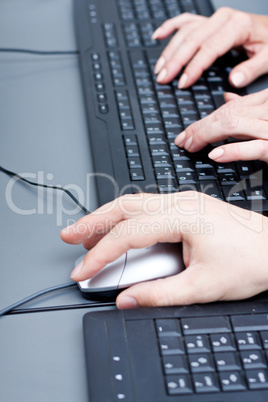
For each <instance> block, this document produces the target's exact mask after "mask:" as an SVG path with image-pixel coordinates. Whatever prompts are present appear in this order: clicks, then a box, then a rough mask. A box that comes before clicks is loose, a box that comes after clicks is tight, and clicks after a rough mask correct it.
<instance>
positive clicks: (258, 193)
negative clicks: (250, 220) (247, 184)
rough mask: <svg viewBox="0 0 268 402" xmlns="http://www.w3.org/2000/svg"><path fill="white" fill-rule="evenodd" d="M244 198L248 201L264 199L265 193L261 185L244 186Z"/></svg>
mask: <svg viewBox="0 0 268 402" xmlns="http://www.w3.org/2000/svg"><path fill="white" fill-rule="evenodd" d="M245 193H246V198H247V200H249V201H257V200H266V195H265V193H264V190H263V188H262V187H256V188H254V189H252V188H246V190H245Z"/></svg>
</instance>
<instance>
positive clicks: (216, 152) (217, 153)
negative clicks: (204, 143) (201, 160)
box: [208, 148, 224, 160]
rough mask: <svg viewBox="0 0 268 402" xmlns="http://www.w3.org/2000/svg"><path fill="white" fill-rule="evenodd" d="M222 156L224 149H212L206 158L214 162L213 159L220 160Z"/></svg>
mask: <svg viewBox="0 0 268 402" xmlns="http://www.w3.org/2000/svg"><path fill="white" fill-rule="evenodd" d="M223 154H224V149H223V148H216V149H213V151H211V152H210V153H209V154H208V157H209V158H210V159H213V160H215V159H218V158H220V157H221V156H222V155H223Z"/></svg>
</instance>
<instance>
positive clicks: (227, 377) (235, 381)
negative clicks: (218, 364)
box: [219, 371, 247, 391]
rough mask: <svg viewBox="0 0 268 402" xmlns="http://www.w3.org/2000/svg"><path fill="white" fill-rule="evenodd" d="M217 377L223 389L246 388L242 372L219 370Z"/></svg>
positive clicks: (240, 389)
mask: <svg viewBox="0 0 268 402" xmlns="http://www.w3.org/2000/svg"><path fill="white" fill-rule="evenodd" d="M219 378H220V383H221V386H222V389H223V391H244V390H246V389H247V387H246V383H245V380H244V378H243V376H242V374H241V373H239V372H237V371H230V372H220V373H219Z"/></svg>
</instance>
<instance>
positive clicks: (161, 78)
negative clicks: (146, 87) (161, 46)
mask: <svg viewBox="0 0 268 402" xmlns="http://www.w3.org/2000/svg"><path fill="white" fill-rule="evenodd" d="M166 75H167V69H166V68H163V70H161V71H160V73H159V74H158V76H157V80H156V81H157V82H161V81H163V79H164V78H165V76H166Z"/></svg>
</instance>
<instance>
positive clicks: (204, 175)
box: [197, 167, 217, 180]
mask: <svg viewBox="0 0 268 402" xmlns="http://www.w3.org/2000/svg"><path fill="white" fill-rule="evenodd" d="M197 175H198V180H216V177H217V175H216V172H215V170H214V168H213V167H212V168H206V169H204V168H202V167H201V168H199V167H198V169H197Z"/></svg>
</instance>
